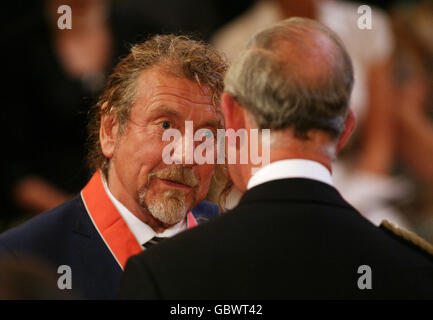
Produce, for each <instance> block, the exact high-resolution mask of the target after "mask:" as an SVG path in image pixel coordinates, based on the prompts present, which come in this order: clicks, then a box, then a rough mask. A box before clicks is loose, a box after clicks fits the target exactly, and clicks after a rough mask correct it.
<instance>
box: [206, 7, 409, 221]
mask: <svg viewBox="0 0 433 320" xmlns="http://www.w3.org/2000/svg"><path fill="white" fill-rule="evenodd" d="M360 5H361V3H355V2H350V1H334V0H259V1H257V2H256V3H255V4H254V6H253V7H251V8H250V9H249V10H248V11H247V12H245V13H244V14H243V15H241V16H240V17H238V18H237V19H235V20H234V21H232V22H231V23H229V24H228V25H226V26H225V27H223V28H222V29H221V30H220V31H219V32H217V33H216V34H215V36H214V37H213V43H214V44H215V46H216V47H217V48H218V49H220V50H221V51H223V52H225V53H226V54H227V55H228V57H229V59H233V58H234V57H235V56H236V54H238V52H239V51H240V50H241V49H242V47H243V46H244V45H245V43H246V42H247V41H248V39H249V37H250V36H251V35H252V34H254V33H255V32H256V31H258V30H260V29H261V28H264V27H266V26H268V25H270V24H272V23H274V22H276V21H279V20H281V19H284V18H287V17H292V16H300V17H307V18H312V19H316V20H318V21H320V22H322V23H323V24H325V25H327V26H328V27H330V28H331V29H332V30H333V31H335V32H336V33H337V34H338V35H339V37H340V38H341V39H342V41H343V43H344V44H345V46H346V48H347V51H348V52H349V55H350V56H351V58H352V61H353V66H354V71H355V79H356V81H355V86H354V90H353V94H352V98H351V108H352V109H353V110H354V111H355V113H356V116H357V120H358V128H357V130H356V131H355V137H354V139H353V141H352V142H351V143H350V145H349V146H348V148H347V150H346V151H344V152H343V154H342V155H341V159H340V161H337V162H336V164H335V169H334V179H335V183H336V186H337V189H338V190H339V191H340V192H341V193H342V195H343V196H344V197H345V198H346V199H347V200H348V201H349V202H350V203H352V204H353V205H354V206H355V207H356V208H357V209H358V210H360V212H361V213H362V214H363V215H364V216H365V217H367V218H368V219H369V220H371V221H372V222H374V223H375V224H377V225H378V224H379V223H380V222H381V221H382V220H383V219H388V220H390V221H393V222H395V223H397V224H399V225H400V226H404V227H407V228H410V227H411V226H410V223H409V222H408V221H407V219H405V217H404V216H402V215H401V214H400V213H399V212H398V211H397V210H396V209H395V208H394V207H392V206H391V205H390V202H392V201H396V200H399V199H401V198H404V197H407V196H408V193H409V192H410V188H409V186H408V184H407V182H406V181H405V180H404V179H401V178H393V177H391V176H390V173H391V171H392V168H393V160H394V156H395V139H396V138H395V123H394V121H393V113H394V109H395V101H394V90H393V86H392V72H391V71H392V61H391V56H392V52H393V48H394V39H393V35H392V31H391V26H390V22H389V19H388V17H387V15H386V14H385V13H384V12H382V11H381V10H380V9H377V8H374V7H373V8H372V30H364V29H360V28H358V23H357V22H358V19H359V17H360V14H358V7H359V6H360ZM239 197H240V193H239V192H236V191H234V192H233V193H232V195H231V201H230V200H229V199H228V205H229V206H234V205H235V204H236V202H237V201H238V200H239ZM230 203H231V205H230Z"/></svg>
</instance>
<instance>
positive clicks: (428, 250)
mask: <svg viewBox="0 0 433 320" xmlns="http://www.w3.org/2000/svg"><path fill="white" fill-rule="evenodd" d="M380 228H381V229H383V230H385V231H387V233H388V234H390V235H391V236H393V237H394V238H397V239H398V240H400V241H402V242H405V243H406V244H408V245H409V246H411V247H412V248H414V249H415V250H417V251H419V252H421V253H423V254H424V255H425V256H427V257H428V258H429V259H430V260H431V261H432V262H433V245H432V244H431V243H429V242H428V241H426V240H424V239H423V238H421V237H420V236H418V235H417V234H415V233H413V232H411V231H408V230H405V229H402V228H400V227H399V226H397V225H395V224H393V223H391V222H389V221H388V220H383V221H382V222H381V224H380Z"/></svg>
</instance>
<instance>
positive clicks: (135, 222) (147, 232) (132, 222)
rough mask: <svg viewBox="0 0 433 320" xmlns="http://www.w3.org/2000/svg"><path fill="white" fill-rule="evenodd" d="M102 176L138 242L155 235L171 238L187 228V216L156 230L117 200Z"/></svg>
mask: <svg viewBox="0 0 433 320" xmlns="http://www.w3.org/2000/svg"><path fill="white" fill-rule="evenodd" d="M101 176H102V183H103V185H104V189H105V192H107V195H108V197H109V198H110V200H111V202H112V203H113V204H114V206H115V207H116V209H117V211H119V213H120V215H121V216H122V218H123V220H125V222H126V224H127V226H128V227H129V229H130V230H131V232H132V234H133V235H134V237H135V238H136V239H137V241H138V243H139V244H140V245H141V246H142V245H143V244H144V243H146V242H148V241H149V240H150V239H152V238H153V237H159V238H169V237H172V236H174V235H176V234H178V233H179V232H181V231H184V230H186V229H187V225H186V218H185V219H183V220H182V221H180V222H178V223H177V224H175V225H174V226H172V227H170V228H168V229H165V230H164V231H163V232H161V233H157V232H155V231H154V230H153V229H152V228H151V227H150V226H148V225H147V224H145V223H144V222H143V221H141V220H140V219H138V218H137V217H136V216H135V215H134V214H132V213H131V211H129V210H128V209H127V208H126V207H125V206H124V205H123V204H122V203H121V202H120V201H119V200H117V199H116V198H115V197H114V196H113V194H112V193H111V192H110V189H109V188H108V185H107V182H106V180H105V177H104V176H103V175H101Z"/></svg>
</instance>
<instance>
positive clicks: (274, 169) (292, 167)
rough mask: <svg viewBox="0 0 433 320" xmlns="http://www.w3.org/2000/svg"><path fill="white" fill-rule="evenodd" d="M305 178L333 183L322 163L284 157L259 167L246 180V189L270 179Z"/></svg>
mask: <svg viewBox="0 0 433 320" xmlns="http://www.w3.org/2000/svg"><path fill="white" fill-rule="evenodd" d="M288 178H306V179H312V180H317V181H320V182H324V183H327V184H329V185H331V186H332V185H333V183H332V177H331V173H330V172H329V170H328V169H327V168H326V167H325V166H324V165H322V164H320V163H319V162H316V161H312V160H306V159H286V160H280V161H275V162H272V163H270V164H268V165H266V166H264V167H263V168H260V169H259V170H258V171H257V172H256V173H255V174H254V175H253V176H252V177H251V178H250V180H249V181H248V185H247V189H251V188H253V187H255V186H257V185H259V184H263V183H265V182H269V181H272V180H279V179H288Z"/></svg>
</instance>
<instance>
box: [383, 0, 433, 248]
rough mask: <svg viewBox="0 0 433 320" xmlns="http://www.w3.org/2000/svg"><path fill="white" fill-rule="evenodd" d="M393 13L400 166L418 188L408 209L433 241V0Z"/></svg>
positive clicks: (403, 6)
mask: <svg viewBox="0 0 433 320" xmlns="http://www.w3.org/2000/svg"><path fill="white" fill-rule="evenodd" d="M391 13H392V15H391V17H392V22H393V26H394V32H395V35H396V48H395V51H394V55H393V61H394V68H393V74H394V82H395V86H396V95H397V100H396V101H398V103H397V104H396V107H395V108H394V112H395V117H394V118H395V121H396V126H397V139H396V140H397V143H396V147H397V152H398V156H399V167H398V169H399V170H400V171H401V172H403V173H404V174H405V175H406V176H408V177H410V179H411V182H412V183H413V185H414V188H415V191H416V192H415V193H414V198H413V199H412V201H411V202H409V203H407V204H406V205H405V206H402V210H404V212H406V213H407V215H408V216H410V217H411V219H412V221H413V223H414V227H415V228H416V231H417V232H418V233H419V234H421V235H422V236H424V237H426V238H427V239H429V240H430V242H433V81H432V79H433V3H432V2H431V1H418V2H402V3H401V4H399V5H396V6H394V7H393V8H392V11H391Z"/></svg>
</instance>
